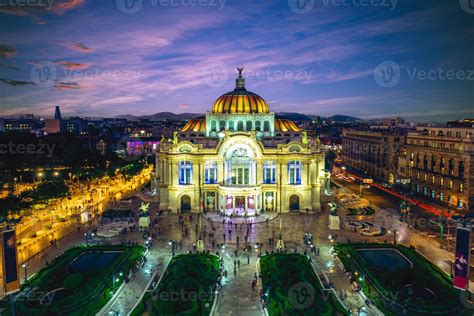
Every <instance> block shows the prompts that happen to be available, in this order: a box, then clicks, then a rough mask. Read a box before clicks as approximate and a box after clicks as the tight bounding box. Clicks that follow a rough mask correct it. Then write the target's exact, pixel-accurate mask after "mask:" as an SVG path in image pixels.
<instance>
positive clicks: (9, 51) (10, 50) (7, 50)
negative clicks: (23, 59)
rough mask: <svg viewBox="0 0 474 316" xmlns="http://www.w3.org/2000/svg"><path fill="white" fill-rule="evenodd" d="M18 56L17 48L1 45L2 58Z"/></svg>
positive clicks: (0, 55) (0, 54) (0, 53)
mask: <svg viewBox="0 0 474 316" xmlns="http://www.w3.org/2000/svg"><path fill="white" fill-rule="evenodd" d="M15 54H16V48H14V47H11V46H8V45H5V44H0V57H4V58H8V57H11V56H13V55H15Z"/></svg>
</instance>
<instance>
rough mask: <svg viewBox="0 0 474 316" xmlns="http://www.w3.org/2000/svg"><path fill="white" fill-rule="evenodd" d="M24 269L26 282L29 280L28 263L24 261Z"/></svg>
mask: <svg viewBox="0 0 474 316" xmlns="http://www.w3.org/2000/svg"><path fill="white" fill-rule="evenodd" d="M22 267H23V269H25V282H26V281H28V263H26V262H25V263H23V265H22Z"/></svg>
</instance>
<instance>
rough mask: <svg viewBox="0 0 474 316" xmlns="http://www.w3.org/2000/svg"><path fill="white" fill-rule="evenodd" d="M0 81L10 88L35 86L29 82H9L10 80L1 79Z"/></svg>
mask: <svg viewBox="0 0 474 316" xmlns="http://www.w3.org/2000/svg"><path fill="white" fill-rule="evenodd" d="M0 81H1V82H4V83H6V84H8V85H10V86H25V85H29V84H31V85H33V86H34V85H35V84H34V83H33V82H30V81H18V80H10V79H3V78H0Z"/></svg>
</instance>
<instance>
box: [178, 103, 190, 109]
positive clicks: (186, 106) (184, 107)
mask: <svg viewBox="0 0 474 316" xmlns="http://www.w3.org/2000/svg"><path fill="white" fill-rule="evenodd" d="M178 107H179V108H180V109H187V108H189V105H187V104H180V105H178Z"/></svg>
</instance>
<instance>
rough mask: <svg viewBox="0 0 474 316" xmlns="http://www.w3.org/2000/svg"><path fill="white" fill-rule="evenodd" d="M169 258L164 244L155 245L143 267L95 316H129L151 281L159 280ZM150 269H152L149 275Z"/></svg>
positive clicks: (169, 254)
mask: <svg viewBox="0 0 474 316" xmlns="http://www.w3.org/2000/svg"><path fill="white" fill-rule="evenodd" d="M170 258H171V253H170V252H169V251H168V250H167V248H166V244H165V243H164V242H157V243H155V244H154V245H153V246H152V247H151V250H150V252H149V253H148V255H147V262H146V263H145V265H144V266H143V267H141V268H140V270H138V271H137V272H135V273H134V274H133V276H132V277H131V278H130V281H129V282H128V283H127V284H125V285H124V286H123V287H122V288H121V290H119V291H118V292H117V293H116V295H115V296H114V297H113V298H112V299H111V301H110V302H109V303H108V304H107V305H106V306H105V307H104V308H103V309H102V310H101V311H100V312H99V313H98V314H97V315H117V316H118V315H129V314H130V313H131V312H132V311H133V309H134V308H135V306H136V305H137V303H138V302H139V301H140V298H141V297H142V295H143V294H144V293H145V291H146V290H147V289H148V288H149V286H150V284H151V281H152V280H157V279H159V277H160V276H161V275H162V274H163V273H164V271H165V268H166V264H167V263H168V261H169V260H170ZM150 269H152V272H151V273H150Z"/></svg>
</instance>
